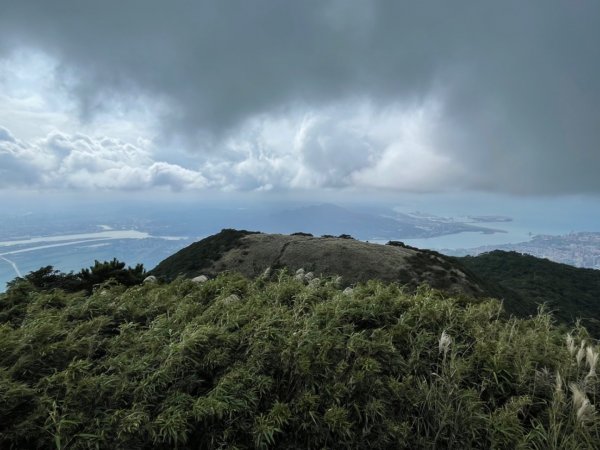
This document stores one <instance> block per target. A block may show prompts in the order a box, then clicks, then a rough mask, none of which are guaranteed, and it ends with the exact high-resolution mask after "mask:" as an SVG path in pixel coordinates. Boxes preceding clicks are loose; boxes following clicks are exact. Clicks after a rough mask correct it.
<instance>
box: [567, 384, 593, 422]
mask: <svg viewBox="0 0 600 450" xmlns="http://www.w3.org/2000/svg"><path fill="white" fill-rule="evenodd" d="M569 387H570V389H571V392H572V393H573V409H574V410H575V416H576V417H577V420H579V421H580V422H586V421H588V420H590V419H591V418H592V417H593V415H594V412H595V411H594V405H592V404H591V403H590V401H589V399H588V398H587V395H585V392H583V391H582V390H581V389H579V387H578V386H577V385H576V384H575V383H571V384H570V385H569Z"/></svg>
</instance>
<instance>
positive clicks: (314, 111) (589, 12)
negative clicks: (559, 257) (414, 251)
mask: <svg viewBox="0 0 600 450" xmlns="http://www.w3.org/2000/svg"><path fill="white" fill-rule="evenodd" d="M598 42H600V3H598V2H595V1H591V0H590V1H586V0H581V1H577V2H563V1H558V0H553V1H548V2H544V3H543V4H540V3H533V2H531V3H530V2H522V1H517V0H508V1H505V2H494V3H488V2H480V1H474V0H469V1H468V0H459V1H456V2H452V3H448V2H442V1H433V0H431V1H422V2H404V1H391V0H390V1H386V0H381V1H376V2H363V1H358V0H356V1H342V0H329V1H316V0H315V1H310V0H309V1H303V2H280V1H277V0H258V1H255V2H246V1H241V0H238V1H229V2H217V1H210V2H208V1H198V2H191V1H184V0H180V1H173V2H163V1H159V0H144V1H142V0H130V1H127V2H117V1H115V0H105V1H103V2H80V1H76V0H56V1H53V2H47V1H42V0H38V1H35V0H18V1H17V0H4V1H2V6H1V14H0V126H1V127H2V128H0V188H32V187H33V188H53V189H108V190H111V189H127V190H138V189H150V188H170V189H173V190H177V191H179V190H195V189H207V188H216V189H223V190H273V189H314V188H347V187H351V188H358V189H360V188H382V189H397V190H401V191H412V192H421V191H427V192H430V191H434V192H435V191H444V190H483V191H492V192H509V193H516V194H569V193H592V194H598V193H600V177H599V176H598V172H599V170H600V52H599V51H598V48H597V43H598Z"/></svg>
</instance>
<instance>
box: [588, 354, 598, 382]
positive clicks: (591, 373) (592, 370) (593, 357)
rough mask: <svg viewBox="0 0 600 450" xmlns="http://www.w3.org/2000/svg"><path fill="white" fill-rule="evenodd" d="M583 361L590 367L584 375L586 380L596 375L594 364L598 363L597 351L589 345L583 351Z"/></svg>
mask: <svg viewBox="0 0 600 450" xmlns="http://www.w3.org/2000/svg"><path fill="white" fill-rule="evenodd" d="M585 361H586V363H587V365H588V367H589V368H590V371H589V372H588V374H587V375H586V376H585V378H586V380H587V379H588V378H591V377H595V376H596V365H597V364H598V352H597V351H595V350H594V349H593V347H592V346H589V347H588V348H587V349H586V352H585Z"/></svg>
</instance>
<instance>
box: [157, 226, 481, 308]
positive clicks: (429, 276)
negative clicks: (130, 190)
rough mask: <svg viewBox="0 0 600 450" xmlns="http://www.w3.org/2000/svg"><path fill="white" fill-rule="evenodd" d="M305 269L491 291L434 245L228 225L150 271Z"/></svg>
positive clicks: (354, 278) (350, 279)
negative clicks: (425, 247) (382, 242)
mask: <svg viewBox="0 0 600 450" xmlns="http://www.w3.org/2000/svg"><path fill="white" fill-rule="evenodd" d="M269 267H270V268H271V269H281V268H286V269H287V270H288V271H290V272H295V271H296V270H298V269H304V270H305V271H306V272H309V271H310V272H313V273H314V275H315V276H317V277H319V276H323V275H324V276H334V275H340V276H341V277H342V284H344V285H351V284H354V283H358V282H366V281H368V280H371V279H377V280H382V281H386V282H399V283H401V284H403V285H407V286H409V287H413V288H414V287H416V286H418V285H420V284H428V285H429V286H431V287H434V288H437V289H442V290H444V291H446V292H449V293H453V294H465V295H469V296H475V297H480V296H483V295H485V292H484V290H483V289H482V288H481V287H480V285H479V280H477V279H476V278H475V277H473V276H470V275H469V274H468V273H466V271H465V270H464V269H463V268H462V267H461V265H460V264H459V263H457V262H455V261H453V260H452V259H451V258H447V257H445V256H443V255H440V254H438V253H435V252H431V251H424V250H419V249H416V248H413V247H408V246H405V245H402V244H401V243H396V245H378V244H370V243H367V242H362V241H357V240H354V239H349V238H348V237H346V238H343V237H313V236H311V235H306V234H301V233H298V234H295V235H282V234H266V233H250V232H248V231H243V230H242V231H238V230H223V231H221V232H220V233H218V234H216V235H214V236H210V237H208V238H206V239H203V240H202V241H199V242H196V243H194V244H192V245H190V246H188V247H186V248H184V249H182V250H181V251H179V252H177V253H175V254H174V255H172V256H171V257H169V258H167V259H165V260H164V261H162V262H161V263H160V264H159V265H158V266H156V268H154V269H153V270H152V271H151V272H150V273H152V274H153V275H156V276H158V277H162V278H164V279H167V280H172V279H174V278H176V277H177V276H186V277H194V276H196V275H200V274H204V275H208V276H216V275H217V274H218V273H221V272H225V271H230V272H238V273H241V274H243V275H245V276H247V277H249V278H253V277H255V276H257V275H260V274H261V273H263V272H264V271H265V270H266V269H267V268H269Z"/></svg>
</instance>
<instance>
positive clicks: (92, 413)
mask: <svg viewBox="0 0 600 450" xmlns="http://www.w3.org/2000/svg"><path fill="white" fill-rule="evenodd" d="M0 305H1V306H0V307H1V308H2V310H1V312H2V316H1V320H0V398H2V402H0V447H1V448H52V447H54V448H206V449H208V448H296V449H305V448H394V449H395V448H407V449H418V448H456V449H464V448H507V449H512V448H539V449H549V448H556V449H558V448H560V449H570V448H582V449H586V448H593V447H594V445H596V444H597V443H598V442H600V422H599V419H598V417H597V416H596V415H595V414H594V412H593V405H594V404H596V403H597V401H598V398H599V394H600V389H599V386H598V380H597V377H596V376H595V375H594V374H593V373H591V370H590V365H592V367H595V366H594V365H595V364H596V362H595V361H594V358H596V359H597V352H598V348H597V346H594V345H592V343H591V340H590V339H589V337H588V336H587V334H586V331H585V330H584V329H582V328H579V327H577V328H575V329H574V330H573V331H572V337H571V335H565V334H563V333H561V332H560V331H558V330H557V329H555V328H554V327H553V325H552V323H551V318H550V316H549V315H547V314H540V315H538V316H536V317H534V318H531V319H529V320H522V319H515V318H510V319H509V318H503V313H502V311H501V308H500V305H499V303H498V302H496V301H479V302H475V301H474V302H470V301H468V300H465V299H460V300H459V299H453V298H445V297H444V296H443V295H442V294H439V293H437V292H435V291H431V290H428V289H425V288H423V289H420V290H418V291H417V292H416V293H415V294H408V293H406V292H404V291H403V290H402V288H400V287H398V286H397V285H386V284H383V283H379V282H369V283H367V284H366V285H361V286H357V287H355V288H354V290H353V291H352V292H347V293H342V292H340V290H339V289H338V288H337V287H336V285H335V283H334V281H326V280H321V282H311V284H310V285H308V286H307V285H305V284H304V283H303V282H301V281H298V280H295V279H294V278H293V277H290V276H288V275H286V274H285V273H279V274H277V275H276V278H275V279H274V280H272V281H268V280H265V279H257V280H255V281H249V280H246V279H244V278H242V277H240V276H237V275H222V276H220V277H218V278H217V279H215V280H211V281H209V282H207V283H204V284H194V283H193V282H191V281H189V280H183V279H178V280H176V281H174V282H172V283H170V284H165V285H156V284H146V285H141V286H135V287H131V288H128V289H127V288H125V287H124V286H121V285H114V284H108V283H107V284H105V285H104V286H102V287H100V288H99V289H96V290H95V292H94V293H93V294H92V295H90V296H86V295H85V294H84V293H74V294H68V293H63V292H60V291H51V292H47V291H37V290H35V289H26V288H25V286H24V285H23V284H16V285H13V286H12V287H11V288H10V289H9V290H8V292H7V293H6V294H2V295H1V296H0ZM594 442H595V443H596V444H594Z"/></svg>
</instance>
